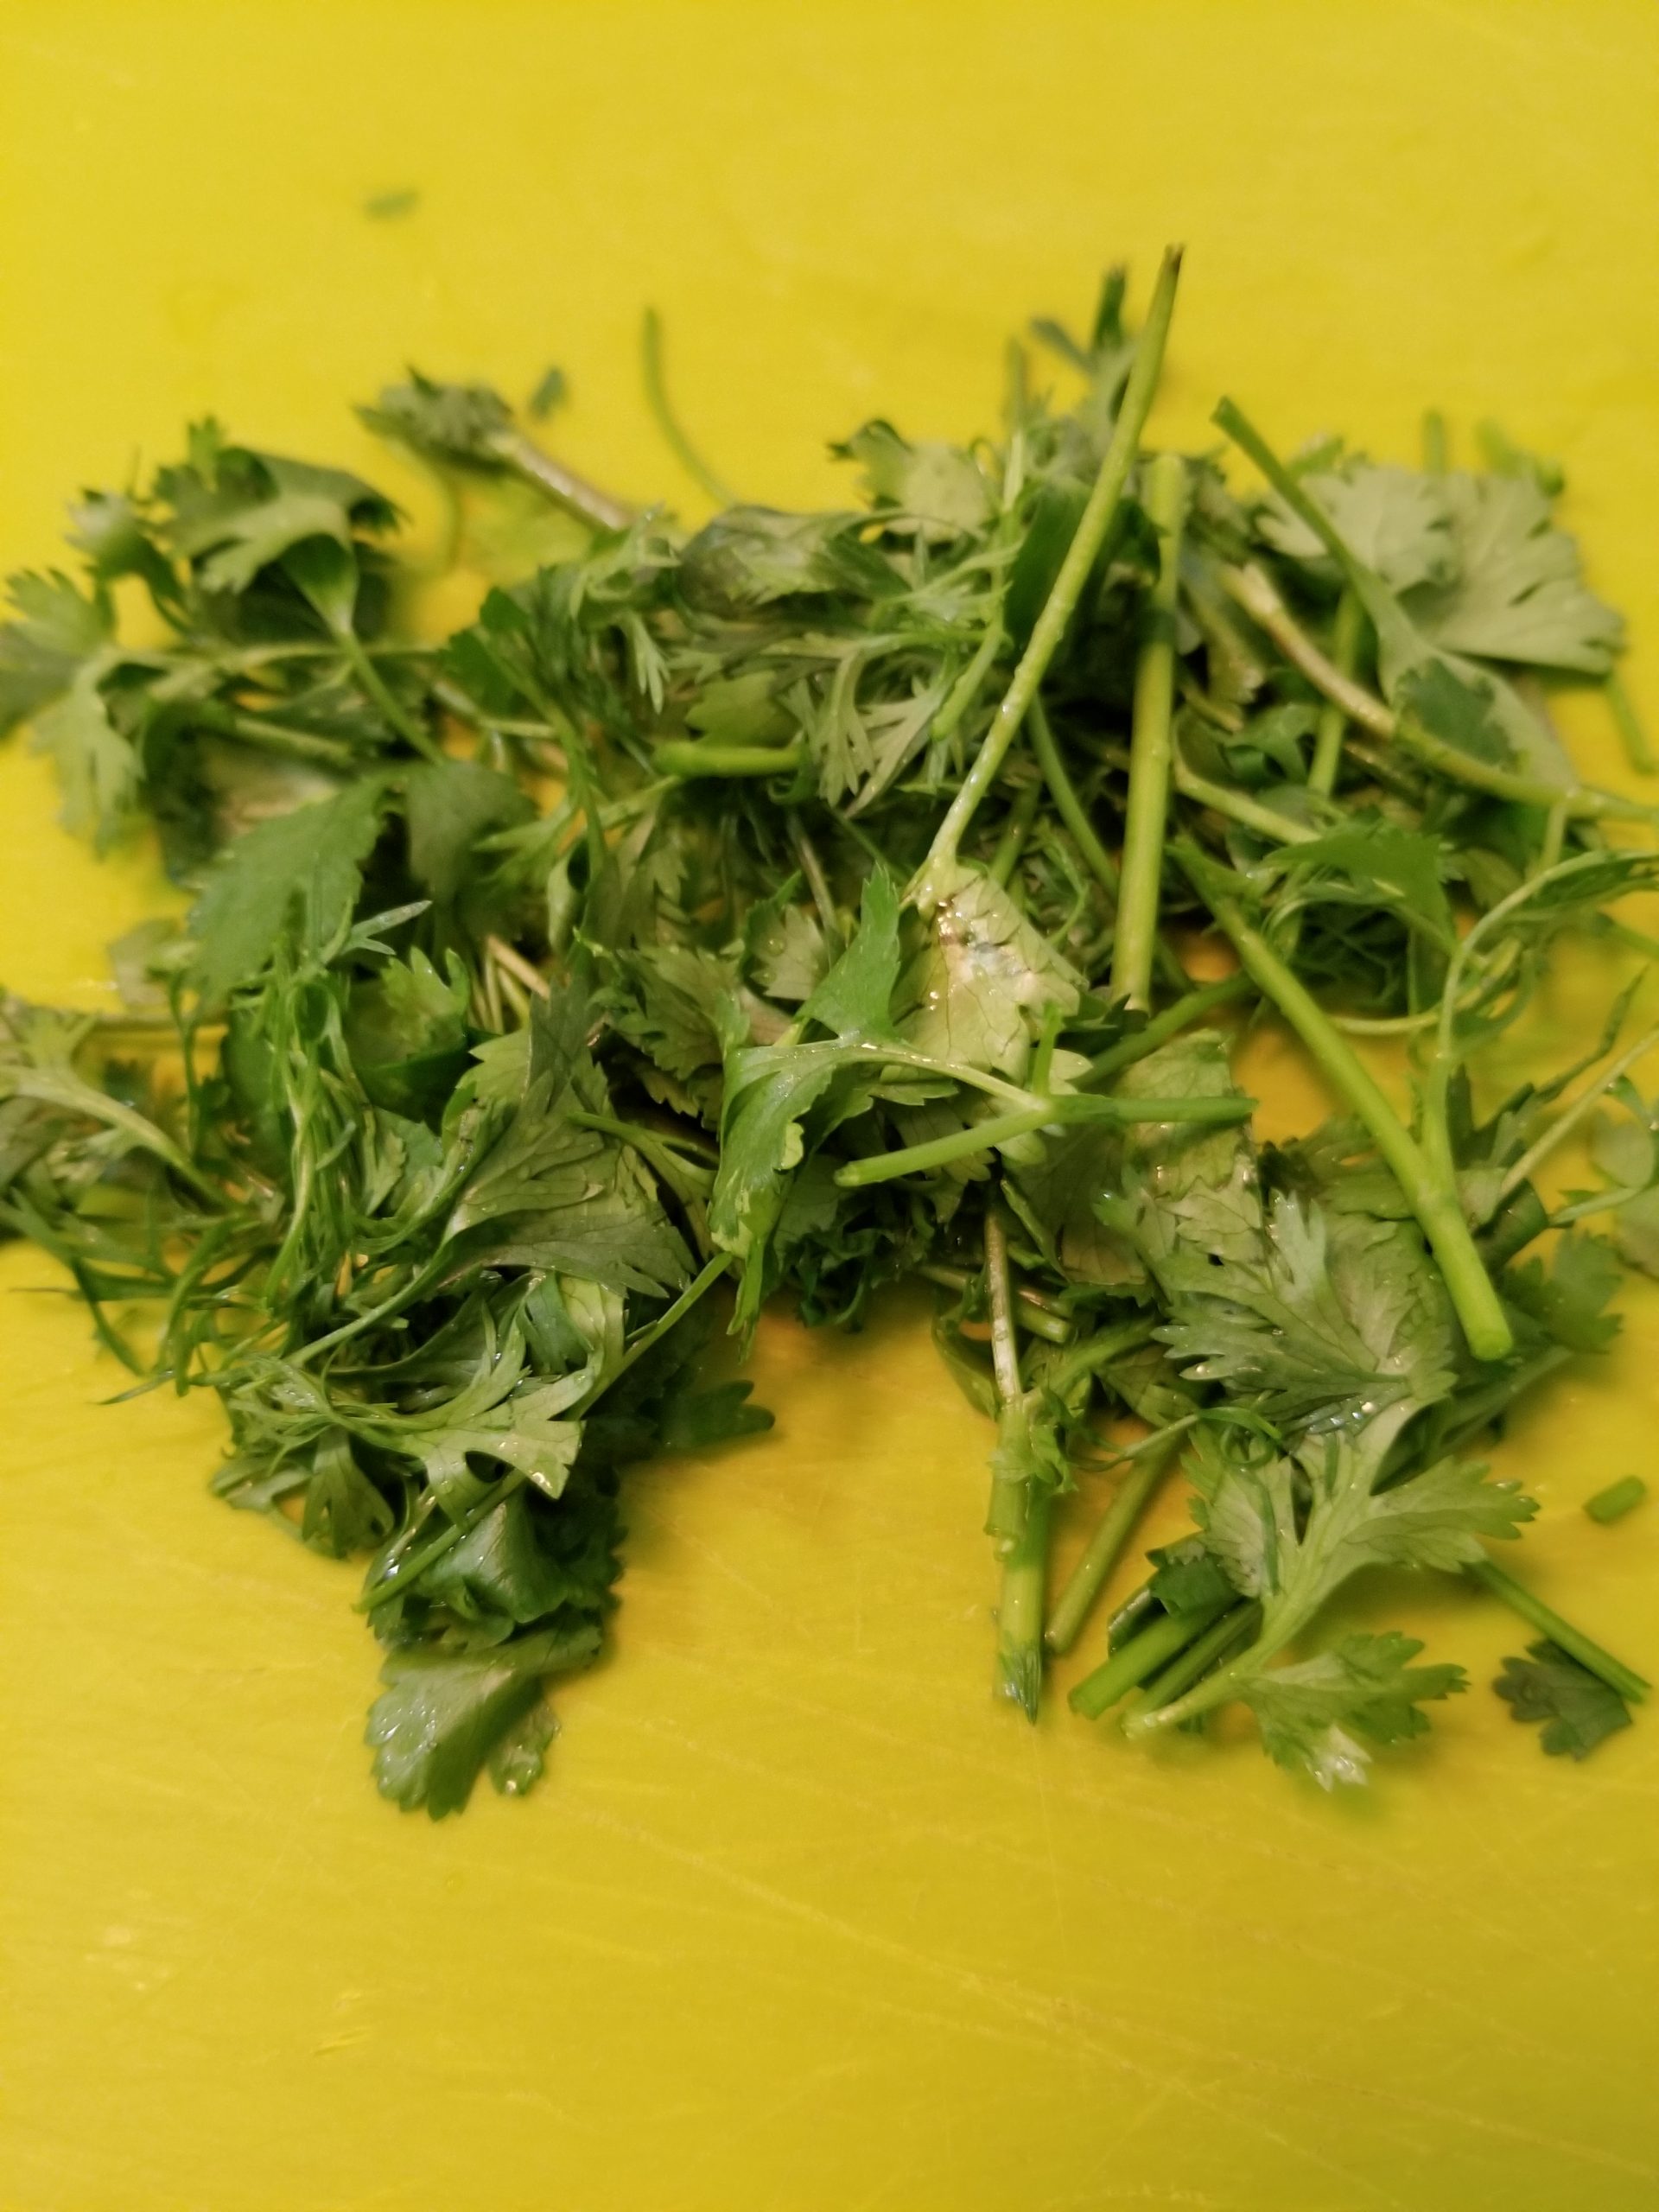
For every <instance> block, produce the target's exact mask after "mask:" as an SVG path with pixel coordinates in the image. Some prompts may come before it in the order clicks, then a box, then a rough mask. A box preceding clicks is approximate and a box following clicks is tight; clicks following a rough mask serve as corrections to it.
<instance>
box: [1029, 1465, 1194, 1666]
mask: <svg viewBox="0 0 1659 2212" xmlns="http://www.w3.org/2000/svg"><path fill="white" fill-rule="evenodd" d="M1179 1426H1180V1427H1181V1428H1182V1430H1183V1431H1185V1427H1186V1423H1185V1422H1182V1423H1180V1424H1179ZM1178 1446H1179V1438H1178V1437H1175V1436H1160V1437H1148V1438H1147V1444H1146V1446H1143V1447H1142V1448H1141V1450H1140V1451H1139V1452H1137V1453H1136V1454H1135V1457H1134V1458H1133V1459H1131V1460H1130V1462H1129V1465H1128V1472H1127V1473H1126V1474H1125V1475H1124V1477H1123V1478H1122V1481H1121V1482H1120V1483H1119V1484H1118V1486H1117V1488H1116V1491H1114V1492H1113V1494H1112V1500H1111V1503H1110V1504H1109V1505H1108V1507H1107V1508H1106V1510H1105V1511H1104V1513H1103V1514H1102V1515H1101V1516H1100V1519H1099V1522H1097V1523H1096V1529H1095V1533H1094V1535H1092V1536H1091V1537H1090V1540H1089V1548H1088V1549H1087V1550H1086V1551H1085V1552H1084V1554H1083V1557H1082V1558H1081V1559H1080V1560H1078V1561H1077V1565H1076V1567H1074V1568H1073V1569H1072V1571H1071V1579H1070V1580H1068V1582H1067V1583H1066V1586H1065V1589H1064V1590H1063V1591H1061V1592H1060V1595H1059V1599H1058V1603H1057V1604H1056V1605H1055V1607H1054V1610H1053V1611H1052V1613H1051V1614H1050V1616H1049V1621H1048V1627H1047V1629H1046V1631H1045V1634H1044V1638H1043V1640H1044V1642H1045V1643H1046V1644H1047V1646H1048V1648H1049V1649H1050V1650H1051V1651H1052V1652H1055V1653H1056V1654H1058V1653H1060V1652H1064V1651H1069V1650H1070V1649H1071V1647H1072V1645H1073V1644H1074V1643H1076V1642H1077V1637H1078V1635H1079V1634H1080V1632H1081V1630H1082V1629H1083V1624H1084V1622H1085V1621H1086V1620H1087V1619H1088V1618H1089V1616H1090V1612H1092V1611H1093V1610H1094V1606H1095V1601H1096V1599H1097V1598H1098V1597H1099V1596H1100V1593H1101V1592H1102V1590H1103V1588H1104V1587H1105V1584H1106V1578H1107V1576H1108V1575H1109V1573H1111V1571H1112V1569H1113V1568H1114V1567H1116V1565H1117V1562H1118V1560H1120V1559H1121V1558H1122V1555H1123V1548H1124V1546H1125V1545H1126V1544H1127V1543H1128V1541H1129V1538H1130V1536H1131V1535H1133V1534H1134V1531H1135V1524H1136V1522H1138V1521H1139V1520H1140V1518H1141V1515H1142V1513H1144V1512H1145V1510H1146V1509H1147V1503H1148V1502H1149V1501H1150V1499H1151V1497H1152V1494H1153V1492H1154V1491H1155V1490H1156V1489H1157V1487H1158V1485H1159V1484H1160V1482H1161V1481H1162V1480H1163V1478H1164V1477H1165V1475H1166V1473H1167V1471H1168V1470H1169V1466H1170V1464H1171V1462H1172V1460H1173V1458H1174V1456H1175V1452H1176V1450H1177V1448H1178Z"/></svg>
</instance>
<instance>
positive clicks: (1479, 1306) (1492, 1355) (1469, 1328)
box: [1178, 848, 1515, 1359]
mask: <svg viewBox="0 0 1659 2212" xmlns="http://www.w3.org/2000/svg"><path fill="white" fill-rule="evenodd" d="M1178 852H1180V857H1181V858H1182V860H1183V863H1184V864H1186V865H1187V872H1188V874H1190V875H1191V876H1192V881H1193V884H1194V886H1195V887H1197V889H1198V891H1199V892H1200V893H1202V894H1203V896H1204V897H1205V899H1206V900H1207V901H1208V903H1209V906H1210V910H1211V912H1212V913H1213V914H1214V916H1215V918H1216V919H1217V922H1218V923H1219V924H1220V925H1221V927H1222V929H1223V930H1224V931H1225V932H1226V934H1227V935H1228V937H1229V938H1230V939H1231V940H1232V944H1233V948H1234V950H1236V953H1237V954H1238V957H1239V960H1240V963H1242V965H1243V968H1244V969H1245V971H1246V972H1247V974H1249V976H1250V977H1251V978H1252V979H1253V981H1254V982H1255V984H1256V986H1257V988H1259V989H1260V990H1261V992H1262V995H1263V996H1264V997H1266V998H1268V999H1271V1000H1272V1001H1273V1003H1274V1006H1276V1007H1278V1009H1279V1011H1280V1013H1281V1014H1283V1016H1284V1017H1285V1020H1287V1022H1288V1023H1289V1024H1290V1026H1291V1027H1292V1028H1293V1029H1294V1031H1295V1032H1296V1033H1297V1035H1298V1036H1299V1037H1300V1039H1301V1040H1302V1042H1303V1044H1305V1045H1306V1047H1307V1049H1308V1051H1309V1052H1310V1053H1311V1054H1312V1055H1313V1059H1314V1061H1315V1063H1316V1065H1318V1067H1319V1071H1320V1072H1321V1073H1322V1074H1323V1075H1324V1076H1325V1077H1326V1078H1327V1080H1328V1081H1329V1082H1330V1083H1331V1084H1332V1085H1333V1087H1334V1088H1335V1090H1337V1091H1338V1094H1339V1096H1341V1097H1342V1098H1343V1099H1344V1101H1345V1102H1346V1103H1347V1104H1348V1106H1349V1108H1350V1109H1351V1111H1352V1112H1354V1113H1355V1114H1357V1116H1359V1118H1360V1120H1361V1121H1362V1122H1363V1123H1364V1125H1365V1127H1366V1128H1367V1129H1368V1130H1369V1132H1370V1137H1371V1141H1372V1142H1373V1143H1374V1144H1375V1145H1376V1148H1377V1150H1378V1151H1379V1152H1380V1153H1381V1154H1382V1155H1383V1159H1384V1160H1386V1161H1387V1163H1388V1165H1389V1167H1390V1168H1392V1170H1393V1171H1394V1175H1395V1180H1396V1181H1397V1182H1398V1183H1399V1185H1400V1187H1401V1189H1402V1191H1403V1192H1405V1195H1406V1199H1407V1203H1408V1205H1410V1207H1411V1210H1412V1211H1413V1213H1414V1214H1415V1215H1416V1217H1417V1220H1418V1224H1419V1225H1420V1226H1421V1230H1422V1231H1423V1234H1424V1236H1426V1237H1427V1239H1428V1242H1429V1245H1430V1247H1431V1249H1433V1254H1434V1257H1435V1258H1436V1260H1437V1261H1438V1262H1440V1274H1441V1275H1442V1276H1443V1277H1444V1279H1445V1282H1446V1292H1447V1294H1448V1295H1449V1296H1450V1298H1451V1300H1452V1306H1453V1307H1454V1308H1455V1309H1456V1312H1457V1316H1458V1319H1459V1321H1460V1322H1461V1323H1462V1325H1463V1332H1464V1334H1465V1337H1466V1338H1468V1340H1469V1348H1470V1350H1471V1351H1472V1352H1473V1353H1474V1355H1475V1357H1476V1358H1477V1359H1503V1358H1506V1357H1508V1355H1509V1354H1510V1352H1511V1351H1513V1350H1514V1349H1515V1338H1514V1334H1513V1332H1512V1331H1511V1330H1510V1324H1509V1321H1508V1319H1507V1318H1506V1317H1505V1314H1504V1312H1503V1306H1502V1304H1501V1302H1500V1301H1499V1299H1498V1295H1497V1292H1496V1290H1494V1289H1493V1287H1492V1281H1491V1276H1490V1275H1489V1274H1487V1272H1486V1269H1485V1268H1484V1265H1483V1263H1482V1261H1481V1257H1480V1254H1479V1253H1478V1251H1477V1250H1476V1249H1475V1241H1474V1237H1473V1236H1472V1234H1471V1230H1470V1228H1469V1224H1468V1223H1467V1221H1466V1220H1465V1218H1464V1213H1463V1207H1462V1205H1461V1204H1460V1202H1459V1197H1458V1191H1457V1185H1456V1181H1455V1179H1454V1178H1453V1177H1452V1175H1451V1173H1449V1172H1448V1169H1447V1167H1446V1163H1445V1162H1444V1161H1441V1162H1439V1163H1438V1172H1437V1166H1436V1164H1433V1162H1432V1155H1431V1154H1429V1153H1426V1152H1425V1150H1424V1148H1423V1147H1421V1146H1420V1145H1419V1144H1418V1142H1417V1141H1416V1139H1415V1138H1414V1136H1413V1135H1411V1132H1410V1131H1409V1130H1408V1128H1407V1127H1406V1125H1405V1123H1404V1122H1402V1120H1401V1118H1400V1116H1399V1115H1398V1114H1396V1113H1395V1109H1394V1108H1393V1107H1392V1106H1391V1105H1390V1104H1389V1101H1388V1100H1387V1098H1385V1097H1384V1096H1383V1092H1382V1090H1380V1089H1379V1088H1378V1086H1377V1084H1376V1082H1375V1081H1374V1079H1373V1078H1372V1077H1371V1076H1370V1074H1369V1073H1368V1072H1367V1071H1366V1070H1365V1068H1364V1067H1363V1066H1362V1065H1361V1064H1360V1061H1359V1059H1358V1058H1357V1055H1356V1053H1355V1052H1354V1050H1353V1047H1352V1046H1351V1045H1350V1044H1349V1043H1348V1041H1347V1039H1345V1038H1344V1036H1343V1034H1342V1033H1341V1031H1340V1030H1338V1028H1337V1027H1336V1026H1335V1024H1334V1023H1333V1022H1332V1020H1331V1019H1330V1017H1329V1015H1328V1014H1325V1011H1324V1009H1323V1008H1322V1007H1320V1006H1319V1003H1318V1001H1316V1000H1315V999H1314V998H1313V995H1312V993H1311V992H1309V991H1308V990H1307V989H1306V987H1305V986H1304V985H1303V984H1302V983H1301V982H1300V981H1299V979H1298V978H1297V977H1296V976H1294V975H1293V974H1292V972H1291V970H1290V969H1289V968H1288V967H1287V965H1286V964H1285V963H1284V962H1283V961H1282V960H1281V958H1280V957H1279V955H1278V954H1277V953H1276V952H1275V951H1274V950H1273V948H1272V946H1271V945H1270V944H1268V941H1267V939H1266V938H1264V937H1262V935H1261V933H1260V932H1259V931H1256V930H1255V929H1252V928H1251V926H1250V925H1249V923H1248V922H1247V921H1246V920H1245V919H1244V917H1243V914H1242V913H1241V912H1239V910H1238V908H1237V907H1236V906H1234V904H1233V902H1232V901H1231V899H1227V898H1224V897H1221V896H1218V895H1215V894H1213V893H1211V890H1210V889H1209V887H1208V886H1207V882H1206V877H1207V874H1208V870H1207V869H1206V868H1205V865H1204V863H1203V862H1202V861H1201V860H1200V859H1199V857H1198V855H1197V854H1192V855H1188V854H1187V853H1185V852H1183V851H1181V850H1180V849H1179V848H1178ZM1189 861H1190V864H1189ZM1432 1120H1433V1117H1432V1116H1426V1125H1427V1122H1431V1121H1432Z"/></svg>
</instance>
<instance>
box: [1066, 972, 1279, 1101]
mask: <svg viewBox="0 0 1659 2212" xmlns="http://www.w3.org/2000/svg"><path fill="white" fill-rule="evenodd" d="M1254 990H1255V983H1254V982H1253V981H1252V980H1251V978H1250V977H1249V976H1248V975H1246V973H1245V972H1244V970H1243V969H1242V968H1241V969H1237V970H1236V972H1235V973H1234V974H1233V975H1230V976H1223V977H1222V979H1221V981H1220V982H1218V983H1205V984H1201V985H1200V986H1199V988H1198V989H1197V990H1196V991H1188V992H1187V994H1186V995H1185V997H1184V998H1179V999H1177V1000H1176V1001H1175V1002H1174V1004H1173V1006H1166V1007H1165V1008H1164V1010H1163V1012H1162V1013H1161V1014H1154V1015H1153V1017H1152V1019H1151V1020H1149V1021H1148V1022H1147V1024H1146V1026H1145V1027H1144V1028H1141V1029H1137V1030H1136V1031H1135V1033H1134V1034H1133V1035H1132V1036H1129V1037H1125V1038H1124V1039H1122V1042H1121V1043H1120V1044H1116V1045H1112V1046H1108V1047H1107V1049H1106V1051H1105V1052H1096V1055H1095V1057H1094V1058H1093V1059H1092V1060H1091V1061H1090V1063H1089V1071H1088V1073H1087V1074H1086V1075H1084V1076H1082V1077H1079V1078H1078V1087H1079V1088H1080V1089H1082V1090H1095V1089H1096V1087H1097V1086H1098V1085H1100V1084H1104V1083H1109V1082H1110V1081H1111V1079H1112V1077H1114V1076H1115V1075H1120V1074H1122V1071H1123V1070H1124V1069H1125V1068H1128V1067H1133V1066H1134V1065H1135V1062H1136V1061H1137V1060H1144V1059H1146V1058H1148V1057H1149V1056H1150V1055H1151V1054H1152V1053H1154V1052H1156V1051H1157V1050H1158V1048H1159V1046H1160V1045H1166V1044H1167V1043H1168V1042H1169V1040H1170V1039H1171V1038H1172V1037H1178V1036H1179V1034H1180V1033H1181V1031H1182V1030H1183V1029H1186V1028H1190V1027H1191V1026H1192V1023H1193V1022H1195V1021H1202V1020H1204V1017H1205V1014H1214V1013H1216V1012H1217V1011H1218V1010H1219V1009H1220V1008H1221V1007H1225V1006H1236V1005H1237V1004H1238V1003H1239V1001H1241V1000H1242V999H1247V998H1249V996H1250V995H1251V994H1252V993H1253V992H1254Z"/></svg>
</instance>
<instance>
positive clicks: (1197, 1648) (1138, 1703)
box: [1123, 1600, 1262, 1726]
mask: <svg viewBox="0 0 1659 2212" xmlns="http://www.w3.org/2000/svg"><path fill="white" fill-rule="evenodd" d="M1261 1620H1262V1608H1261V1606H1260V1605H1256V1604H1255V1602H1254V1601H1253V1600H1252V1602H1251V1603H1249V1605H1234V1606H1233V1607H1231V1609H1230V1611H1227V1612H1224V1613H1223V1614H1222V1616H1221V1618H1220V1619H1219V1620H1217V1621H1212V1622H1211V1624H1210V1626H1209V1627H1208V1628H1207V1629H1205V1632H1204V1634H1203V1635H1202V1636H1201V1637H1198V1641H1197V1642H1196V1643H1189V1644H1188V1645H1187V1647H1186V1649H1185V1651H1183V1652H1182V1653H1181V1654H1180V1656H1179V1658H1176V1659H1173V1660H1172V1661H1171V1662H1170V1664H1169V1665H1168V1666H1167V1667H1166V1668H1165V1669H1164V1671H1163V1673H1162V1674H1161V1675H1154V1677H1153V1679H1152V1680H1151V1681H1149V1682H1148V1683H1147V1686H1146V1688H1144V1689H1143V1690H1142V1691H1141V1694H1140V1695H1139V1696H1138V1697H1137V1698H1136V1699H1135V1701H1134V1703H1133V1704H1132V1705H1131V1707H1130V1708H1129V1710H1128V1713H1125V1714H1124V1716H1123V1719H1124V1724H1125V1726H1127V1725H1128V1722H1129V1721H1130V1720H1132V1719H1135V1718H1136V1717H1137V1716H1138V1715H1140V1714H1141V1713H1156V1712H1158V1711H1159V1710H1160V1708H1161V1707H1164V1706H1166V1705H1173V1703H1174V1702H1175V1700H1176V1699H1177V1698H1179V1697H1185V1694H1186V1693H1187V1691H1188V1690H1190V1689H1191V1688H1192V1687H1193V1685H1194V1684H1195V1683H1197V1682H1201V1681H1203V1680H1204V1678H1205V1675H1207V1674H1208V1673H1209V1672H1210V1669H1211V1668H1212V1667H1213V1666H1215V1665H1216V1664H1217V1662H1218V1661H1220V1660H1223V1659H1227V1658H1230V1656H1232V1654H1233V1653H1234V1652H1235V1651H1237V1650H1239V1649H1242V1648H1243V1645H1245V1644H1247V1643H1249V1640H1250V1638H1251V1637H1253V1636H1254V1635H1255V1631H1256V1630H1257V1628H1258V1627H1259V1626H1260V1625H1261Z"/></svg>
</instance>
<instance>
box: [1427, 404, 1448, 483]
mask: <svg viewBox="0 0 1659 2212" xmlns="http://www.w3.org/2000/svg"><path fill="white" fill-rule="evenodd" d="M1422 439H1423V474H1424V475H1425V476H1444V475H1445V474H1446V417H1445V416H1444V415H1442V414H1441V412H1440V409H1439V408H1438V407H1427V408H1425V409H1424V410H1423V423H1422Z"/></svg>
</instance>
